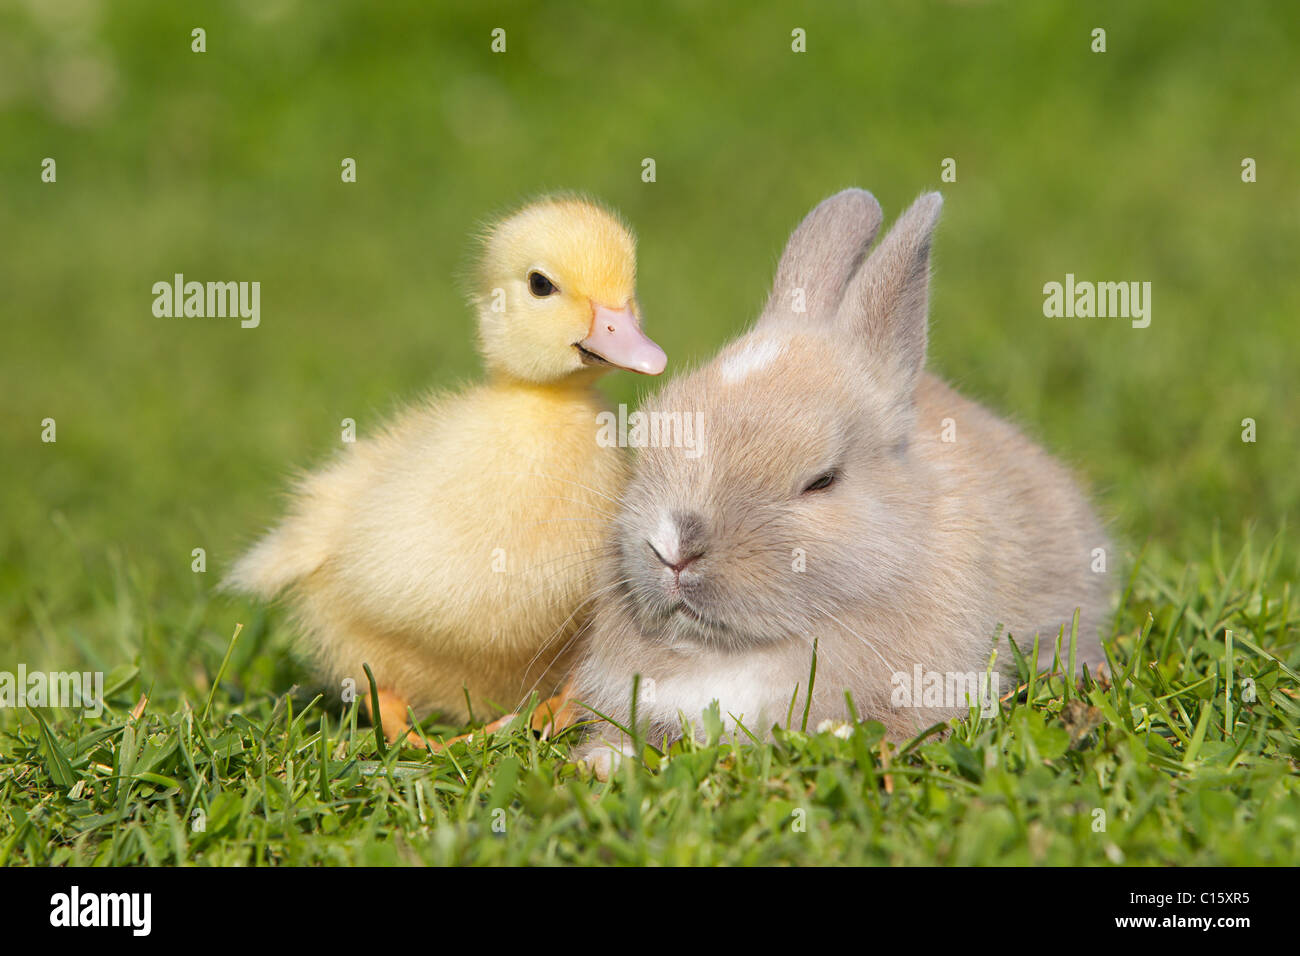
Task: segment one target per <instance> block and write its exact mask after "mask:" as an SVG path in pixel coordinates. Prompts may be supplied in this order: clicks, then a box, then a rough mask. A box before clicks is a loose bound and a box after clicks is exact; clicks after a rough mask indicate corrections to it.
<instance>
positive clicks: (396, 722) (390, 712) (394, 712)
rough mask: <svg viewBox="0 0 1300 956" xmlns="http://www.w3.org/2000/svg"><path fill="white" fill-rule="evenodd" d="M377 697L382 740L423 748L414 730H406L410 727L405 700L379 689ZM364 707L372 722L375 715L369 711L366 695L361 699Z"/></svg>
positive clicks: (367, 696)
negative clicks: (382, 732)
mask: <svg viewBox="0 0 1300 956" xmlns="http://www.w3.org/2000/svg"><path fill="white" fill-rule="evenodd" d="M377 696H378V697H379V722H380V723H381V724H383V725H384V739H385V740H387V741H388V742H389V743H390V744H395V743H397V742H398V741H399V740H400V741H401V742H402V743H404V744H406V745H408V746H411V747H423V746H424V741H423V740H422V739H420V735H419V734H417V733H416V732H415V731H414V730H408V729H407V728H408V727H410V726H411V722H410V718H409V717H407V711H408V710H409V709H410V705H409V703H408V702H407V700H406V698H405V697H403V696H402V695H401V694H398V693H395V692H394V691H391V690H383V689H380V690H379V691H378V692H377ZM361 700H362V701H363V702H364V704H365V707H366V713H367V714H369V715H370V719H371V720H372V721H373V720H374V719H375V715H374V714H373V713H372V712H371V709H370V697H369V695H366V696H364V697H362V698H361Z"/></svg>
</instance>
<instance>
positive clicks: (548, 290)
mask: <svg viewBox="0 0 1300 956" xmlns="http://www.w3.org/2000/svg"><path fill="white" fill-rule="evenodd" d="M528 291H529V292H531V293H532V294H533V295H534V296H536V297H537V298H539V299H544V298H546V297H547V296H548V295H555V293H557V292H559V291H560V290H559V289H557V288H556V287H555V283H554V282H552V281H551V280H550V279H548V278H546V276H544V275H542V274H541V273H540V272H530V273H528Z"/></svg>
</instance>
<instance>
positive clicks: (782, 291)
mask: <svg viewBox="0 0 1300 956" xmlns="http://www.w3.org/2000/svg"><path fill="white" fill-rule="evenodd" d="M879 228H880V203H878V202H876V197H875V196H873V195H871V193H869V192H867V191H866V190H865V189H845V190H843V191H841V192H838V193H836V194H835V195H834V196H831V197H830V198H828V199H823V200H822V201H821V202H820V203H818V204H817V206H816V207H815V208H814V209H813V211H812V212H810V213H808V215H807V216H805V217H804V219H803V222H801V223H799V226H798V228H796V229H795V231H794V232H793V234H791V236H790V241H789V242H787V243H786V245H785V252H783V253H781V262H780V264H778V265H777V267H776V279H775V280H774V281H773V283H772V294H771V295H770V296H769V297H768V300H767V306H766V307H765V308H764V309H763V315H762V317H761V318H760V319H759V323H758V324H759V326H760V327H761V326H765V325H770V324H772V323H777V322H783V321H786V320H788V319H791V318H793V319H796V320H805V319H807V318H808V317H809V316H811V317H812V318H814V319H816V320H821V321H826V320H827V319H829V318H830V317H831V316H833V315H834V313H835V307H836V306H837V305H838V304H839V301H840V297H841V296H842V295H843V294H844V286H845V283H847V282H848V281H849V279H850V277H852V275H853V273H854V272H855V271H856V270H857V268H858V265H859V264H860V263H861V262H862V258H863V256H865V255H866V251H867V247H868V246H870V245H871V241H872V240H873V239H875V238H876V230H878V229H879Z"/></svg>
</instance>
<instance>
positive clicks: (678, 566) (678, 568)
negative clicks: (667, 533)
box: [646, 541, 704, 577]
mask: <svg viewBox="0 0 1300 956" xmlns="http://www.w3.org/2000/svg"><path fill="white" fill-rule="evenodd" d="M646 544H648V545H650V550H651V551H653V552H654V555H655V557H656V558H658V559H659V563H660V564H662V565H663V566H664V567H666V568H671V569H672V572H673V576H674V577H677V576H680V575H681V573H682V572H683V571H685V570H686V568H687V566H688V565H690V564H691V563H693V562H694V561H695V560H696V559H698V558H699V557H700V556H701V555H702V554H703V553H704V552H702V551H699V552H696V553H695V554H688V555H686V556H685V557H678V556H677V555H674V556H673V559H671V560H670V559H669V558H666V557H664V556H663V555H662V554H660V553H659V549H658V548H656V547H655V546H654V544H653V543H651V542H649V541H647V542H646Z"/></svg>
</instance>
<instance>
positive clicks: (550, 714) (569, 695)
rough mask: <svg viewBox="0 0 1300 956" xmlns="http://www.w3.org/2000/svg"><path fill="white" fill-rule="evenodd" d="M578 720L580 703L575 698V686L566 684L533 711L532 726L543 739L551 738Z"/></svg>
mask: <svg viewBox="0 0 1300 956" xmlns="http://www.w3.org/2000/svg"><path fill="white" fill-rule="evenodd" d="M577 722H578V705H577V703H576V702H575V701H574V699H573V688H572V687H571V686H570V685H568V684H566V685H565V686H564V688H563V689H562V690H561V691H560V692H559V693H558V694H556V695H555V696H554V697H551V698H548V699H546V700H544V701H542V702H541V703H540V704H538V705H537V709H536V710H535V711H533V719H532V726H533V730H535V731H536V732H537V733H538V734H540V735H541V738H542V739H543V740H550V739H551V738H552V737H553V736H555V735H556V734H558V733H559V732H560V731H562V730H564V729H565V728H568V727H572V726H573V725H574V724H576V723H577Z"/></svg>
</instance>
